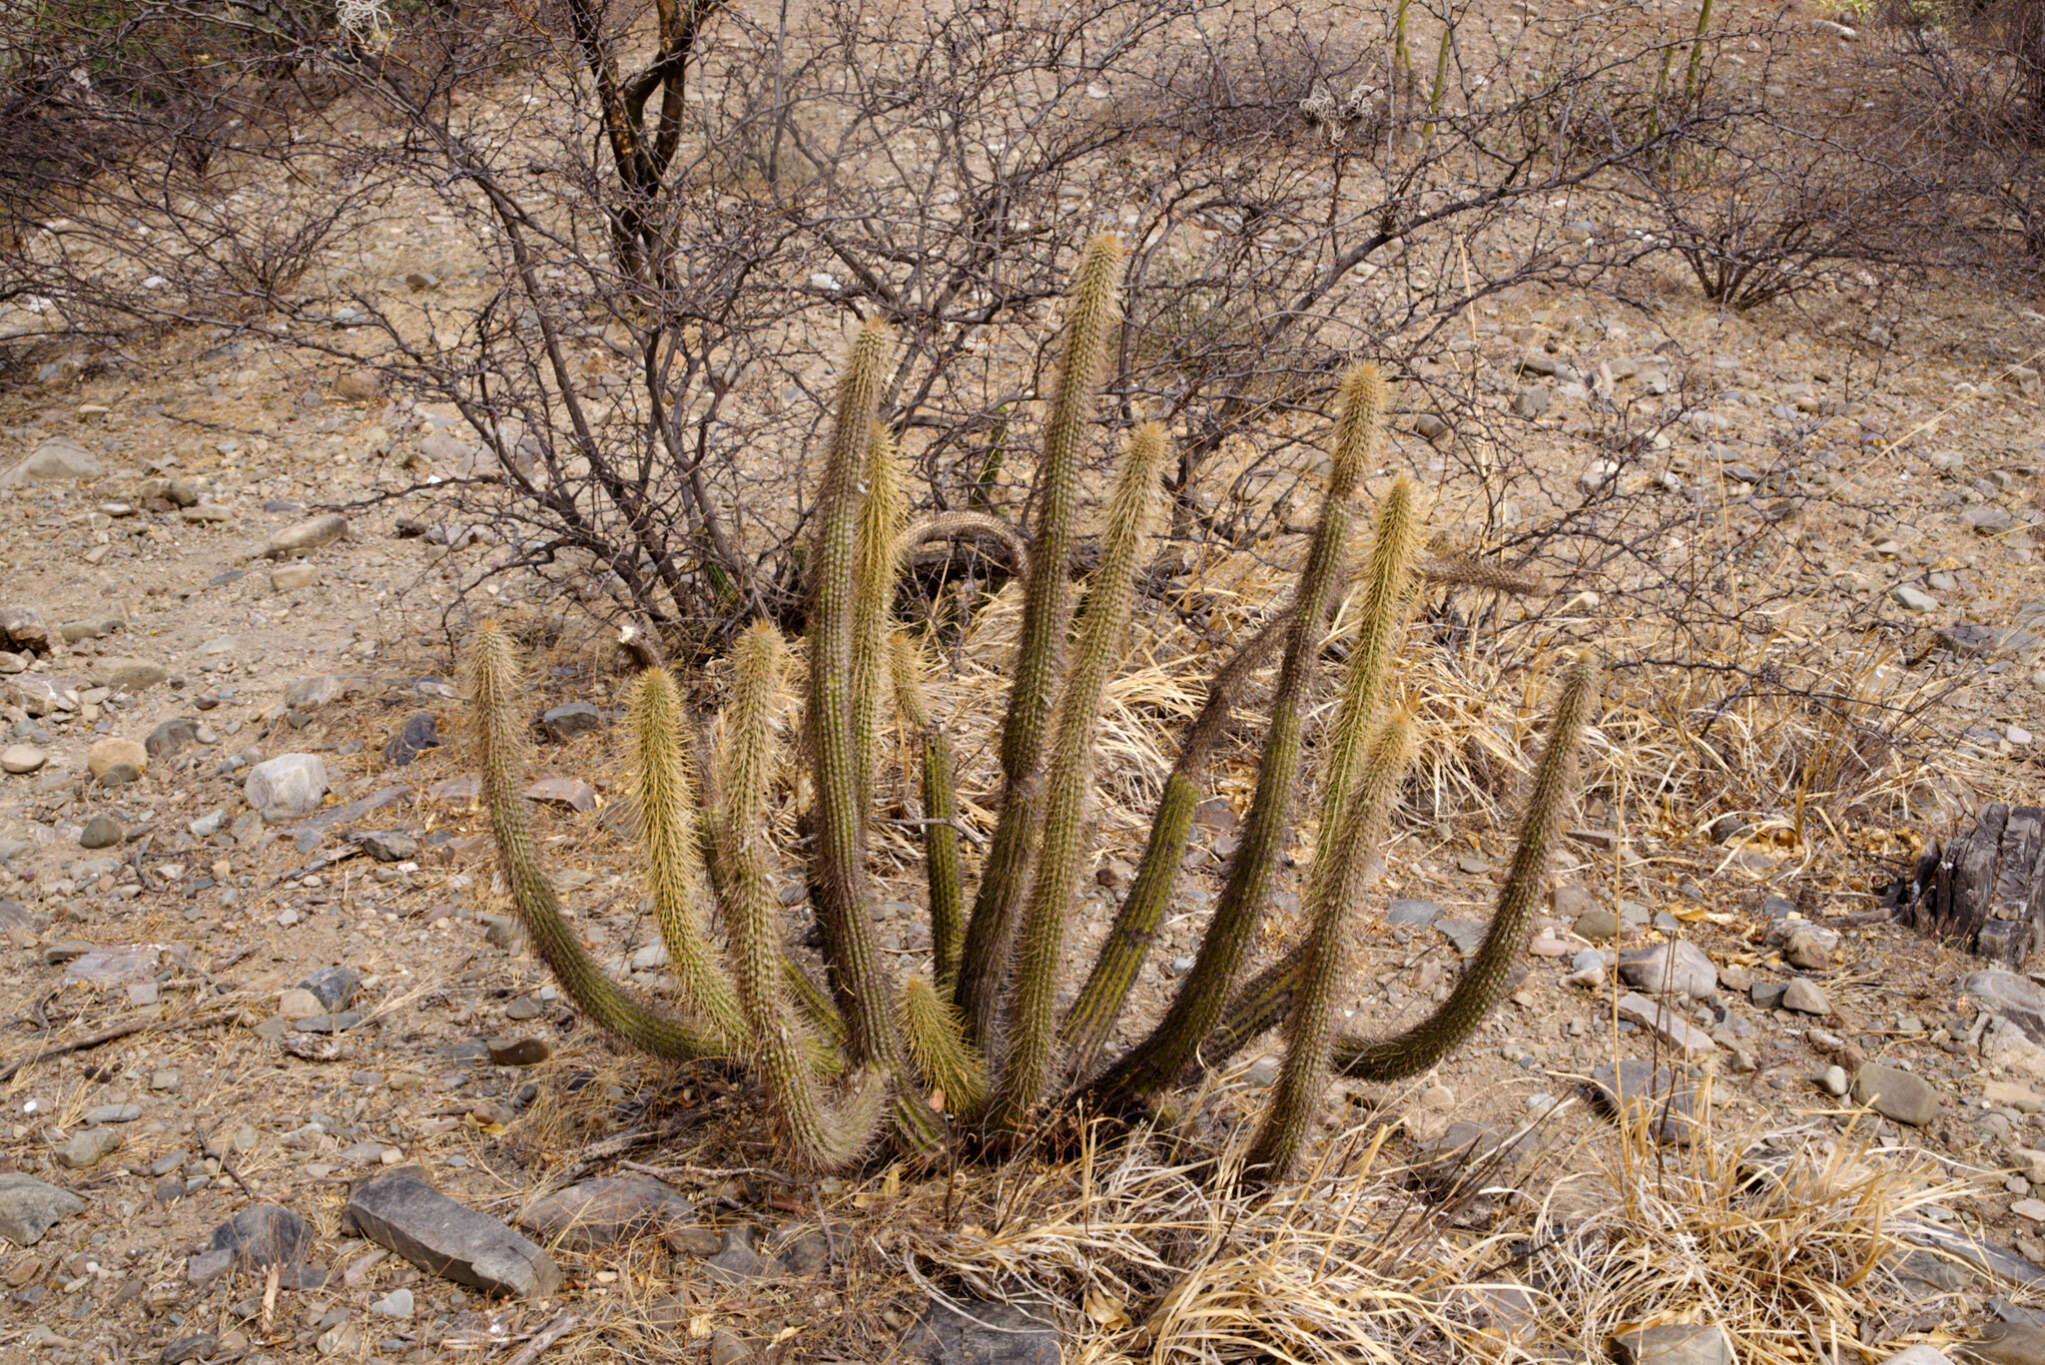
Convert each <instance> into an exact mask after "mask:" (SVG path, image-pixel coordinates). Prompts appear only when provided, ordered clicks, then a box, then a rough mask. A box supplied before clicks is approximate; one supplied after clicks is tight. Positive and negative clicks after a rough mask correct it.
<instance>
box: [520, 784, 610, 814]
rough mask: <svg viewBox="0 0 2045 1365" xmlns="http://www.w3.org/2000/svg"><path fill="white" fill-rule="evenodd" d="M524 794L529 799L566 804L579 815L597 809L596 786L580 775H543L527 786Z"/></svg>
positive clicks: (553, 804)
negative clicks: (585, 780)
mask: <svg viewBox="0 0 2045 1365" xmlns="http://www.w3.org/2000/svg"><path fill="white" fill-rule="evenodd" d="M524 796H525V799H526V800H528V801H542V802H545V803H546V804H548V805H552V806H566V807H567V808H568V809H569V810H572V811H574V812H576V813H577V814H579V815H587V814H589V813H590V812H591V811H593V810H595V809H596V788H594V787H592V786H590V785H589V783H587V782H584V781H583V780H582V779H581V778H579V777H543V778H541V779H539V780H538V781H537V782H534V783H533V784H532V785H531V786H529V787H527V788H526V789H525V792H524Z"/></svg>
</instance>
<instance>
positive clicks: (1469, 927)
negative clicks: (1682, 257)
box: [1434, 919, 1491, 957]
mask: <svg viewBox="0 0 2045 1365" xmlns="http://www.w3.org/2000/svg"><path fill="white" fill-rule="evenodd" d="M1490 927H1491V926H1490V925H1488V924H1480V923H1478V922H1477V921H1476V920H1473V919H1438V920H1436V921H1435V922H1434V928H1435V929H1436V931H1437V932H1439V933H1440V934H1441V936H1442V937H1443V938H1446V939H1447V940H1448V941H1449V942H1451V943H1453V944H1455V945H1456V951H1457V952H1459V953H1461V954H1462V955H1463V956H1464V957H1469V956H1471V955H1472V954H1474V953H1475V952H1476V951H1477V949H1478V948H1479V947H1480V946H1481V945H1482V944H1483V942H1484V935H1485V933H1486V932H1487V931H1488V930H1489V929H1490Z"/></svg>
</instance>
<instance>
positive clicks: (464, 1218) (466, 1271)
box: [342, 1172, 561, 1298]
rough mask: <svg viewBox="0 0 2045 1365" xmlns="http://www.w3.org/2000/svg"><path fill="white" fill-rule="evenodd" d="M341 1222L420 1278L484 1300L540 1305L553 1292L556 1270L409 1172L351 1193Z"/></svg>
mask: <svg viewBox="0 0 2045 1365" xmlns="http://www.w3.org/2000/svg"><path fill="white" fill-rule="evenodd" d="M342 1220H343V1223H344V1225H345V1226H346V1227H347V1228H349V1229H350V1230H352V1231H354V1232H357V1233H359V1234H361V1235H362V1236H364V1237H367V1238H368V1239H369V1240H370V1241H372V1242H375V1243H377V1244H378V1245H380V1246H386V1247H389V1248H390V1249H391V1250H392V1251H395V1252H397V1253H398V1255H400V1256H402V1257H404V1258H405V1259H406V1260H408V1261H410V1262H411V1263H412V1264H413V1265H416V1266H418V1267H419V1268H420V1269H421V1270H425V1271H429V1272H430V1273H432V1274H435V1275H442V1276H445V1277H446V1278H448V1279H450V1280H453V1281H454V1282H455V1283H457V1284H465V1285H468V1286H470V1287H471V1288H474V1289H480V1290H482V1291H484V1292H485V1293H489V1294H508V1295H513V1296H516V1297H520V1298H545V1297H546V1296H548V1295H550V1294H552V1293H554V1292H555V1291H556V1290H558V1289H559V1288H560V1287H561V1270H560V1267H558V1266H556V1265H555V1264H554V1259H553V1258H552V1257H551V1256H549V1255H547V1253H546V1252H545V1251H542V1250H541V1249H540V1248H539V1247H537V1246H535V1245H534V1244H533V1243H532V1242H530V1241H527V1240H526V1239H525V1238H524V1237H522V1236H520V1235H519V1234H518V1233H516V1232H513V1231H512V1230H511V1229H510V1228H508V1227H506V1226H505V1225H504V1224H502V1223H500V1222H498V1221H497V1220H496V1219H494V1218H491V1217H489V1216H487V1215H485V1214H481V1213H478V1212H476V1210H474V1209H471V1208H468V1207H466V1206H464V1205H461V1204H457V1203H456V1202H455V1201H454V1200H452V1199H449V1198H448V1197H447V1196H446V1195H444V1194H442V1193H441V1192H440V1191H438V1190H436V1189H434V1188H433V1187H432V1186H431V1185H429V1184H427V1183H426V1182H425V1180H423V1179H421V1178H420V1177H419V1176H418V1175H417V1174H414V1173H411V1172H401V1173H398V1174H395V1175H390V1176H386V1177H384V1178H383V1179H381V1180H375V1181H371V1182H370V1183H368V1184H366V1185H363V1186H361V1187H360V1188H358V1189H356V1190H355V1191H354V1192H353V1193H352V1194H351V1195H349V1197H348V1204H347V1208H346V1209H345V1211H344V1212H343V1215H342Z"/></svg>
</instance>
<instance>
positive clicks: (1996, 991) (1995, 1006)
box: [1959, 970, 2045, 1047]
mask: <svg viewBox="0 0 2045 1365" xmlns="http://www.w3.org/2000/svg"><path fill="white" fill-rule="evenodd" d="M1969 1003H1971V1004H1973V1005H1976V1006H1978V1007H1980V1008H1981V1009H1983V1010H1986V1011H1987V1012H1988V1013H1990V1014H1994V1015H1998V1016H2000V1017H2001V1018H2004V1019H2007V1020H2008V1021H2009V1022H2010V1023H2012V1024H2014V1025H2016V1026H2017V1028H2018V1029H2020V1030H2022V1032H2023V1035H2024V1036H2025V1037H2026V1038H2028V1039H2030V1040H2031V1041H2032V1042H2033V1043H2036V1044H2038V1045H2039V1046H2040V1047H2045V988H2041V987H2040V986H2039V985H2038V984H2037V983H2036V982H2034V981H2032V980H2031V979H2030V978H2029V977H2026V976H2019V975H2017V974H2016V973H2015V972H2005V971H1999V970H1988V971H1979V972H1969V973H1967V974H1966V975H1965V976H1963V977H1961V978H1960V1000H1959V1005H1960V1007H1961V1008H1962V1009H1965V1008H1966V1007H1967V1006H1968V1005H1969Z"/></svg>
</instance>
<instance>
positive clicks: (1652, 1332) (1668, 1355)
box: [1612, 1322, 1733, 1365]
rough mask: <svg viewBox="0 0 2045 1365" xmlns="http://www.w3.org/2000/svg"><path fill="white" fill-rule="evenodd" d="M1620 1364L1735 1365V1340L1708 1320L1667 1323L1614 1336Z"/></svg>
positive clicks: (1614, 1357) (1613, 1343) (1616, 1354)
mask: <svg viewBox="0 0 2045 1365" xmlns="http://www.w3.org/2000/svg"><path fill="white" fill-rule="evenodd" d="M1612 1358H1613V1359H1614V1360H1616V1361H1617V1362H1618V1363H1619V1365H1733V1347H1732V1343H1731V1342H1730V1341H1728V1340H1726V1335H1725V1332H1724V1331H1723V1330H1722V1329H1720V1328H1718V1327H1716V1326H1713V1325H1711V1324H1709V1323H1705V1324H1701V1325H1699V1324H1691V1323H1674V1322H1672V1323H1667V1324H1665V1325H1663V1326H1660V1327H1642V1328H1638V1329H1636V1330H1634V1331H1631V1332H1628V1333H1626V1334H1624V1335H1623V1336H1616V1337H1613V1338H1612Z"/></svg>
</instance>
